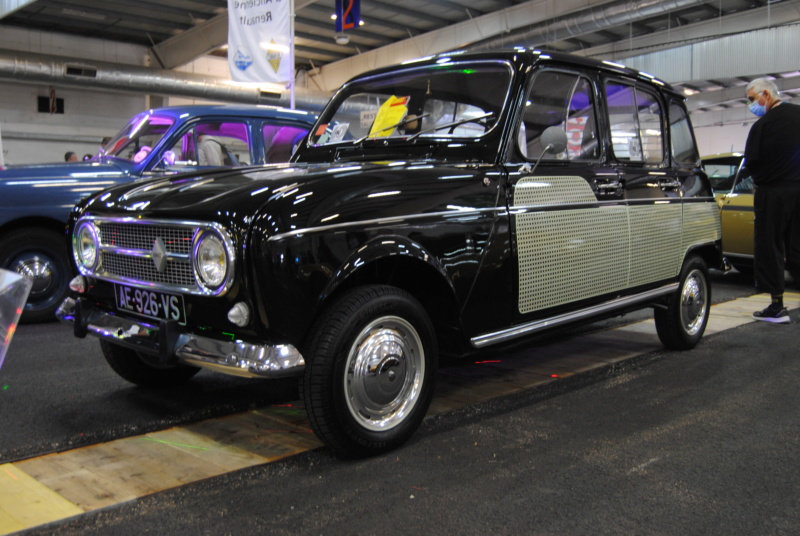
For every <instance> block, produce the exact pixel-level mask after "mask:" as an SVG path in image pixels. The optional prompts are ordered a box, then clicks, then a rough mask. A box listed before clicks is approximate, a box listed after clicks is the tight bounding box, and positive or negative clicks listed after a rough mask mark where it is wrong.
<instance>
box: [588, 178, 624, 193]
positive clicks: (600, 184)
mask: <svg viewBox="0 0 800 536" xmlns="http://www.w3.org/2000/svg"><path fill="white" fill-rule="evenodd" d="M594 184H595V186H596V187H597V193H599V194H602V195H620V194H621V193H622V182H621V181H618V180H595V183H594Z"/></svg>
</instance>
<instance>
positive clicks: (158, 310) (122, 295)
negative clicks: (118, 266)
mask: <svg viewBox="0 0 800 536" xmlns="http://www.w3.org/2000/svg"><path fill="white" fill-rule="evenodd" d="M114 290H115V294H116V297H117V309H118V310H120V311H128V312H131V313H136V314H139V315H142V316H147V317H149V318H156V319H159V320H177V321H178V322H179V323H181V324H183V323H185V322H186V313H185V312H184V308H183V296H181V295H180V294H167V293H166V292H156V291H154V290H149V289H142V288H136V287H128V286H126V285H114Z"/></svg>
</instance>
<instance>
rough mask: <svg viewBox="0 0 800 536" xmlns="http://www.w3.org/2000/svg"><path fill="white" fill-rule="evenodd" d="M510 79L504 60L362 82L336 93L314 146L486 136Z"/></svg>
mask: <svg viewBox="0 0 800 536" xmlns="http://www.w3.org/2000/svg"><path fill="white" fill-rule="evenodd" d="M510 83H511V69H510V67H509V66H508V65H507V64H505V63H502V62H477V63H476V62H473V63H468V64H467V63H443V64H439V65H435V66H427V67H417V68H413V67H409V69H408V70H405V71H400V72H393V73H389V74H386V75H379V76H374V77H370V78H366V79H363V80H358V81H356V82H355V83H353V84H350V85H348V86H345V88H344V90H343V91H342V92H341V93H340V94H338V95H337V96H336V99H335V100H334V102H333V103H332V105H331V106H330V107H329V108H328V109H327V110H326V112H325V115H324V116H323V117H322V118H321V120H320V123H318V126H317V128H316V130H315V133H314V135H313V136H312V137H311V144H312V145H314V146H321V145H329V144H335V143H343V142H344V143H350V144H357V143H361V142H363V141H364V140H366V139H381V140H384V139H387V138H406V139H416V138H420V137H422V138H427V137H445V138H464V137H469V138H477V137H481V136H483V135H484V134H485V133H486V132H488V131H489V130H491V129H492V128H493V127H494V125H495V124H496V123H497V119H498V117H499V116H500V112H501V111H502V109H503V106H504V105H505V102H506V99H507V96H508V91H509V86H510Z"/></svg>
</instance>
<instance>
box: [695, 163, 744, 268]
mask: <svg viewBox="0 0 800 536" xmlns="http://www.w3.org/2000/svg"><path fill="white" fill-rule="evenodd" d="M703 166H704V167H705V169H706V173H707V174H708V177H709V179H711V185H712V188H713V189H714V197H715V198H716V200H717V204H718V205H719V207H720V211H721V219H722V251H723V254H724V255H725V256H726V257H727V258H728V260H729V261H730V263H731V264H732V265H733V266H734V268H736V269H737V270H739V271H740V272H748V273H749V272H752V271H753V219H754V212H753V193H754V192H755V187H754V185H753V178H752V177H751V176H750V173H749V172H748V170H747V168H746V167H745V166H744V155H742V154H741V153H726V154H719V155H714V156H708V157H704V158H703Z"/></svg>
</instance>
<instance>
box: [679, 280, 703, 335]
mask: <svg viewBox="0 0 800 536" xmlns="http://www.w3.org/2000/svg"><path fill="white" fill-rule="evenodd" d="M707 314H708V303H707V292H706V279H705V277H703V273H702V272H700V271H699V270H693V271H692V272H691V273H690V274H689V276H688V277H687V278H686V281H684V283H683V288H682V289H681V323H682V324H683V329H684V330H685V331H686V333H687V334H689V335H696V334H697V333H698V332H699V331H700V329H701V328H702V327H703V325H704V324H705V319H706V315H707Z"/></svg>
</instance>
